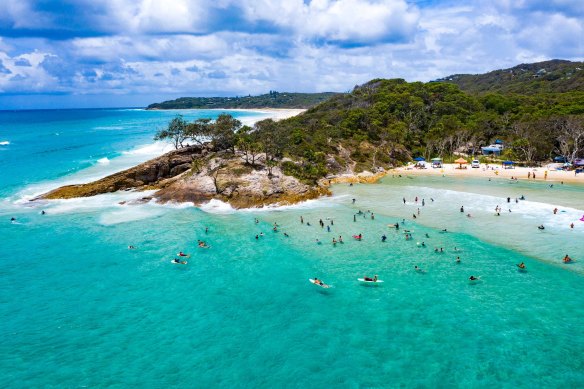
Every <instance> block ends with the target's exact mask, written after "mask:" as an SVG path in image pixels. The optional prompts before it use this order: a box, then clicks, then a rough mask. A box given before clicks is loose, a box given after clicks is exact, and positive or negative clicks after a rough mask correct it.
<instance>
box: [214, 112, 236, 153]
mask: <svg viewBox="0 0 584 389" xmlns="http://www.w3.org/2000/svg"><path fill="white" fill-rule="evenodd" d="M240 128H241V122H240V121H239V120H237V119H235V118H234V117H233V116H231V115H228V114H221V115H219V117H217V120H216V121H215V123H213V124H212V125H211V138H212V142H213V146H214V147H215V148H216V149H217V150H230V151H231V152H232V153H234V154H235V145H236V140H237V139H236V135H235V134H236V132H237V131H238V130H239V129H240Z"/></svg>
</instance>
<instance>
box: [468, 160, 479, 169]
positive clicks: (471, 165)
mask: <svg viewBox="0 0 584 389" xmlns="http://www.w3.org/2000/svg"><path fill="white" fill-rule="evenodd" d="M470 167H472V168H475V167H476V168H479V167H481V163H480V162H479V160H478V159H473V161H472V162H471V163H470Z"/></svg>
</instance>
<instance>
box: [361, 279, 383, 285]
mask: <svg viewBox="0 0 584 389" xmlns="http://www.w3.org/2000/svg"><path fill="white" fill-rule="evenodd" d="M357 281H359V282H364V283H367V284H382V283H383V280H377V281H366V280H365V278H357Z"/></svg>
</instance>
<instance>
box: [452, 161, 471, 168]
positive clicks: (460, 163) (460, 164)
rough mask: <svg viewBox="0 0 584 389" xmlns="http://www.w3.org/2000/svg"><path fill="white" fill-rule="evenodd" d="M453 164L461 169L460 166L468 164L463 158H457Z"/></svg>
mask: <svg viewBox="0 0 584 389" xmlns="http://www.w3.org/2000/svg"><path fill="white" fill-rule="evenodd" d="M454 163H457V164H458V165H459V166H460V168H461V169H462V165H465V164H467V163H468V162H467V161H466V159H464V158H458V159H457V160H456V161H454Z"/></svg>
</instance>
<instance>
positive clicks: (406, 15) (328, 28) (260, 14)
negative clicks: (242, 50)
mask: <svg viewBox="0 0 584 389" xmlns="http://www.w3.org/2000/svg"><path fill="white" fill-rule="evenodd" d="M242 8H243V11H244V12H245V15H246V18H247V19H248V20H250V21H260V20H262V21H268V22H271V23H273V24H275V25H277V26H280V27H283V28H285V29H289V30H292V31H294V33H295V34H297V35H298V36H300V37H303V38H305V39H310V38H317V39H322V40H324V41H326V42H332V43H335V42H339V43H359V44H366V43H371V42H380V41H404V40H409V39H410V38H411V37H412V34H413V33H414V32H415V30H416V26H417V22H418V11H417V8H416V7H413V6H409V5H408V4H407V3H406V2H405V1H403V0H379V1H367V0H314V1H310V2H304V1H302V0H290V1H285V2H282V1H275V0H258V1H254V2H249V3H248V4H246V6H242Z"/></svg>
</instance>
